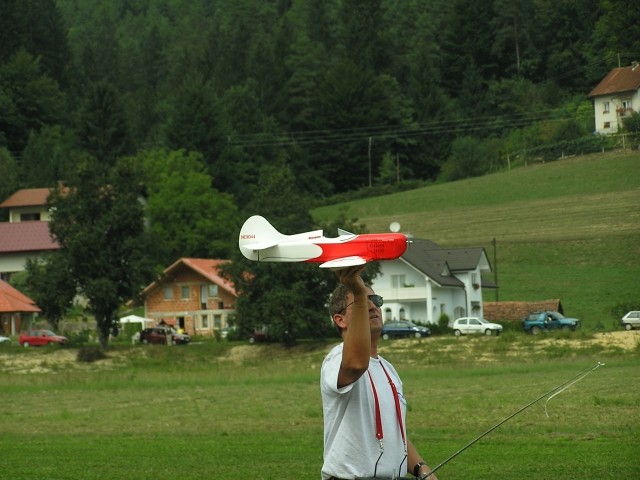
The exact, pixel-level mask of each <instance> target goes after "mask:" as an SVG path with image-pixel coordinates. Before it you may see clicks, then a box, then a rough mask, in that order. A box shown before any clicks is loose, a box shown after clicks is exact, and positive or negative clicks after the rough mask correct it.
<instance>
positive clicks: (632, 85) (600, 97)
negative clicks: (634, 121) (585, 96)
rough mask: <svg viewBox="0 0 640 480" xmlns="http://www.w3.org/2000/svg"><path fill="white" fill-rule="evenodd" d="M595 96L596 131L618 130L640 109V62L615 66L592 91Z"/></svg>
mask: <svg viewBox="0 0 640 480" xmlns="http://www.w3.org/2000/svg"><path fill="white" fill-rule="evenodd" d="M589 98H592V99H593V108H594V113H595V123H596V125H595V131H596V133H615V132H617V131H618V130H619V129H620V128H621V127H622V121H623V119H624V118H625V117H626V116H628V115H630V114H631V113H633V112H638V111H640V66H639V65H638V62H633V64H632V65H631V66H630V67H620V68H614V69H613V70H611V71H610V72H609V73H608V74H607V76H606V77H604V78H603V79H602V81H601V82H600V83H599V84H598V85H596V87H595V88H594V89H593V90H591V92H590V93H589Z"/></svg>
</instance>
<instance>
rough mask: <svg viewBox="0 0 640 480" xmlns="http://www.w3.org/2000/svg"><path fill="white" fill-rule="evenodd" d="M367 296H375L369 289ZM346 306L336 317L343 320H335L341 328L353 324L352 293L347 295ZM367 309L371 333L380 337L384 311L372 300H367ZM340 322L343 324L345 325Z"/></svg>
mask: <svg viewBox="0 0 640 480" xmlns="http://www.w3.org/2000/svg"><path fill="white" fill-rule="evenodd" d="M367 295H374V292H373V290H372V289H370V288H368V289H367ZM346 305H348V306H347V308H345V309H344V310H343V312H342V313H341V314H339V315H336V316H337V317H341V318H340V319H335V321H336V323H337V324H338V326H340V327H341V328H349V323H351V317H352V310H353V295H352V294H351V293H349V294H347V301H346ZM367 308H368V311H369V325H370V327H371V333H372V334H377V335H380V332H381V331H382V310H381V309H380V307H378V306H377V305H376V304H374V303H373V302H372V301H371V300H367ZM338 322H341V323H343V325H341V324H340V323H338Z"/></svg>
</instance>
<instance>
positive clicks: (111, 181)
mask: <svg viewBox="0 0 640 480" xmlns="http://www.w3.org/2000/svg"><path fill="white" fill-rule="evenodd" d="M78 169H79V173H78V182H77V183H76V184H72V185H69V187H68V188H63V187H61V186H58V187H56V189H55V190H54V191H53V193H52V196H51V198H50V201H49V207H50V208H52V212H53V214H52V218H51V221H50V224H49V229H50V231H51V234H52V235H53V237H54V238H55V239H56V240H57V241H58V243H59V244H60V247H61V248H60V250H59V253H60V255H61V259H60V268H64V266H66V268H67V269H68V271H69V275H70V278H72V279H73V281H72V284H71V285H69V286H68V288H69V289H74V290H77V291H78V293H79V294H80V295H82V296H84V297H85V298H86V299H87V301H88V306H89V309H90V310H91V311H92V313H93V314H94V315H95V319H96V322H97V329H98V336H99V340H100V345H101V346H102V347H103V348H106V347H107V346H108V342H109V333H110V331H111V328H112V326H113V323H114V322H115V321H116V315H117V312H118V309H119V308H120V306H121V305H122V304H123V303H124V302H125V301H127V300H130V299H131V298H134V297H135V296H136V295H137V294H138V293H139V292H140V290H141V289H142V287H143V286H144V285H145V284H146V283H147V282H148V281H149V280H150V278H151V272H152V268H151V264H150V261H149V260H150V259H149V256H148V255H147V252H148V251H150V238H149V237H148V236H147V235H146V234H145V232H144V229H143V208H142V204H141V202H140V200H139V194H140V192H139V191H140V185H139V179H138V178H136V175H135V171H134V170H133V169H132V168H131V166H130V164H128V163H126V162H122V163H121V164H119V165H117V166H116V167H115V168H113V169H112V170H111V171H110V172H109V175H108V176H104V175H101V174H100V173H101V172H103V170H102V169H99V168H96V165H95V161H91V160H87V161H85V162H84V163H83V164H82V165H79V167H78Z"/></svg>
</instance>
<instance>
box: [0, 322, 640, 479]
mask: <svg viewBox="0 0 640 480" xmlns="http://www.w3.org/2000/svg"><path fill="white" fill-rule="evenodd" d="M621 333H622V334H626V333H628V332H621ZM551 338H552V340H553V339H554V338H556V339H557V340H558V342H555V341H552V342H549V338H545V339H538V338H534V337H530V336H524V335H522V334H515V333H509V334H507V335H504V336H503V337H500V338H495V337H493V338H486V337H482V338H468V339H467V338H463V339H453V338H450V337H443V338H429V339H424V340H406V341H394V342H389V343H385V344H384V345H383V347H382V348H383V350H382V351H383V354H384V355H385V356H386V357H387V358H389V359H390V360H391V361H393V362H394V363H395V365H396V366H397V367H398V370H399V371H400V374H401V376H402V377H403V380H404V389H405V393H406V395H407V397H408V399H409V413H408V426H409V433H410V436H411V437H412V439H413V441H414V443H415V444H416V445H417V446H418V448H419V449H420V450H421V451H422V452H423V454H424V455H425V456H426V457H427V458H428V459H429V461H430V462H431V464H432V466H435V465H437V464H438V463H440V462H442V461H444V460H445V459H446V458H447V457H449V456H450V455H452V454H453V453H454V452H456V451H457V450H458V449H460V448H462V447H463V446H464V445H466V444H467V443H468V442H470V441H471V440H473V439H474V438H476V437H477V436H478V435H480V434H481V433H483V432H485V431H486V430H487V429H489V428H490V427H492V426H493V425H495V424H497V423H498V422H499V421H501V420H503V419H504V418H506V417H507V416H509V415H511V414H512V413H514V412H515V411H517V410H518V409H519V408H521V407H522V406H524V405H526V404H527V403H529V402H531V401H533V400H534V399H536V398H537V397H539V396H540V395H542V394H544V393H545V392H547V391H549V390H551V389H552V388H554V387H556V386H558V385H560V384H562V383H564V382H566V381H567V380H568V379H570V378H572V377H574V376H575V375H577V374H578V373H580V372H582V371H585V370H587V369H590V368H591V367H592V366H594V365H595V364H596V362H597V361H603V362H604V363H605V366H603V367H600V368H598V369H596V370H595V371H593V372H591V373H590V374H589V375H588V376H587V377H586V378H584V379H583V380H581V381H580V382H578V383H576V384H575V385H573V386H572V387H570V388H569V389H567V390H566V391H565V392H563V393H562V394H560V395H558V396H556V397H555V398H553V399H551V400H550V401H549V402H548V404H547V405H546V406H547V408H546V411H545V408H544V406H545V405H544V401H541V402H538V403H536V404H535V405H533V406H531V407H530V408H528V409H527V410H525V411H524V412H522V413H521V414H519V415H517V416H516V417H514V418H513V419H512V420H510V421H508V422H507V423H505V424H504V425H503V426H501V427H499V428H498V429H496V430H495V431H494V432H492V433H490V434H489V435H487V436H486V437H485V438H483V439H482V440H480V441H479V442H477V443H476V444H475V445H474V446H472V447H470V448H469V449H468V450H466V451H465V452H463V453H461V454H460V455H459V456H457V457H456V458H455V459H454V460H452V461H451V462H449V463H448V464H446V465H445V466H443V467H442V468H441V469H440V470H439V471H438V474H439V477H440V478H441V479H442V480H447V479H471V478H474V479H483V478H486V479H492V480H501V479H504V480H512V479H514V478H517V479H521V480H526V479H535V480H539V479H541V478H542V479H547V478H548V479H582V478H605V479H615V480H625V479H628V480H636V479H637V478H640V460H639V457H638V446H637V439H638V438H640V408H638V405H640V389H638V388H637V385H638V383H639V381H640V346H639V345H638V344H636V348H635V349H634V350H632V351H625V352H623V351H621V350H617V349H615V348H613V349H608V350H606V349H602V348H598V347H594V346H592V345H591V344H590V343H589V339H588V336H584V335H582V336H574V337H571V336H568V335H564V336H562V335H560V336H558V337H551ZM567 342H569V346H567ZM232 346H235V347H236V348H235V350H233V353H231V352H230V350H229V347H228V346H223V347H220V345H219V344H211V343H202V344H193V345H189V346H187V347H185V348H171V347H165V346H157V347H156V346H147V347H142V346H136V347H126V348H125V347H121V348H119V349H116V350H114V351H112V352H111V353H110V356H111V357H113V358H114V359H115V360H109V361H108V362H115V363H104V361H103V363H101V362H96V363H95V364H90V365H89V366H86V365H83V366H76V365H66V366H58V365H57V363H56V361H55V358H56V357H55V355H56V352H48V351H46V350H43V349H39V350H36V349H33V350H31V351H29V352H23V351H21V350H18V349H13V350H5V351H6V352H8V355H10V356H5V355H3V356H2V357H0V358H1V359H2V361H3V362H5V363H7V362H9V361H12V362H13V361H22V360H25V359H30V360H32V361H33V360H37V361H38V362H40V365H42V366H43V368H45V369H48V370H50V372H49V373H38V374H35V373H17V371H15V370H14V371H13V373H7V370H5V369H4V368H3V372H2V373H0V391H2V399H3V407H4V408H3V410H2V413H0V429H1V432H2V435H0V451H1V452H2V469H0V478H2V479H12V480H22V479H25V480H26V479H30V480H31V479H106V478H108V479H150V480H151V479H152V480H164V479H167V480H169V479H171V480H173V479H176V478H180V479H184V480H187V479H202V478H215V479H234V478H255V479H269V480H270V479H276V478H277V479H301V478H303V479H307V478H311V479H314V478H319V471H320V466H321V463H322V408H321V402H320V395H319V386H318V382H319V367H320V362H321V361H322V358H323V356H324V353H325V352H326V351H328V349H329V348H330V344H326V345H322V344H316V345H300V346H299V347H296V348H293V349H289V350H288V349H284V348H282V347H279V346H277V345H269V346H253V347H250V346H246V345H242V344H235V345H234V344H232ZM547 414H548V416H547Z"/></svg>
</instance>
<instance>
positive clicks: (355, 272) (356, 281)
mask: <svg viewBox="0 0 640 480" xmlns="http://www.w3.org/2000/svg"><path fill="white" fill-rule="evenodd" d="M365 268H366V264H365V265H358V266H357V267H347V268H341V269H339V270H336V275H337V276H338V280H339V281H340V283H341V284H343V285H344V286H345V287H347V288H348V289H349V290H350V291H351V293H353V295H354V297H355V296H356V295H358V294H360V295H362V294H363V293H364V294H365V295H366V291H367V287H366V285H365V284H364V280H362V277H361V276H360V274H361V273H362V272H363V271H364V269H365Z"/></svg>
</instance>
